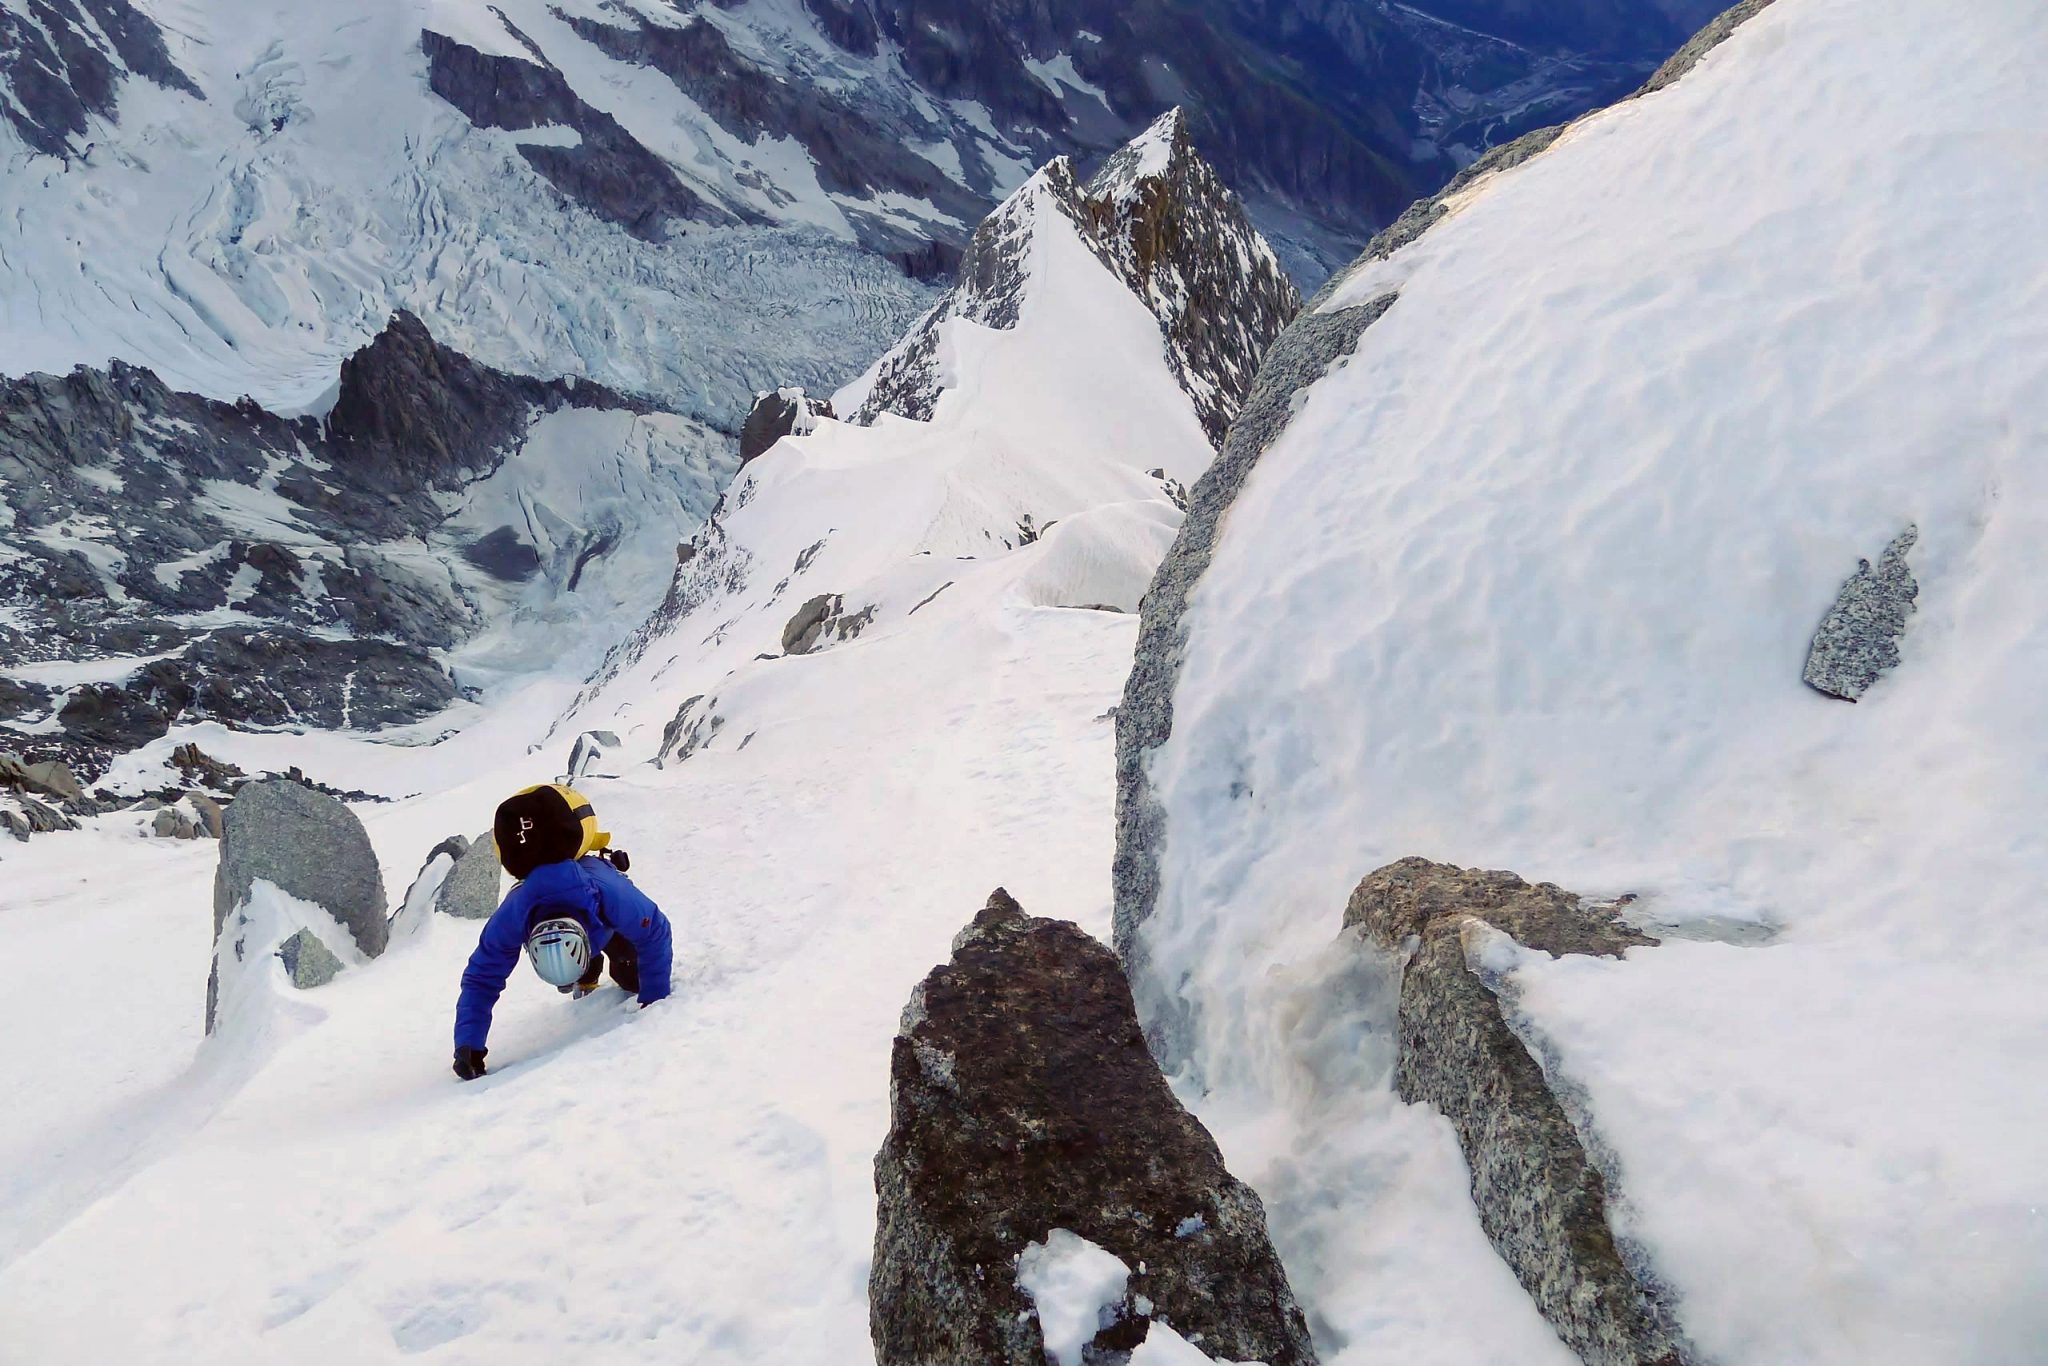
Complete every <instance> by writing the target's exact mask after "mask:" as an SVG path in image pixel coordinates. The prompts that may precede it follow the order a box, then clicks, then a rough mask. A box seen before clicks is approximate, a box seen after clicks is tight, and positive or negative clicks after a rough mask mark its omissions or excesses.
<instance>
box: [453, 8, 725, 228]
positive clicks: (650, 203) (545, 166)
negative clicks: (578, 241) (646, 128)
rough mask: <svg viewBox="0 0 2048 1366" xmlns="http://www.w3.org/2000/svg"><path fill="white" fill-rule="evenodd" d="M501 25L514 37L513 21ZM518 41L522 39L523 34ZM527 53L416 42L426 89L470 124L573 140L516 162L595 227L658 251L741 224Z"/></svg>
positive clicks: (539, 148) (535, 146)
mask: <svg viewBox="0 0 2048 1366" xmlns="http://www.w3.org/2000/svg"><path fill="white" fill-rule="evenodd" d="M501 22H507V24H508V27H509V22H508V21H503V20H501ZM513 32H514V33H515V34H518V30H517V29H514V30H513ZM518 36H520V37H521V38H524V35H523V34H518ZM526 45H527V48H528V50H529V51H531V52H533V54H534V60H533V61H530V62H529V61H523V60H521V59H520V58H518V57H500V56H495V55H491V54H486V53H482V52H479V51H477V50H476V49H475V48H473V47H469V46H467V45H465V44H463V43H459V42H457V41H456V40H455V39H453V38H450V37H448V36H446V35H445V34H440V33H436V32H434V31H433V30H432V29H424V30H422V31H421V33H420V51H422V52H424V53H425V54H426V57H427V84H428V86H429V88H431V89H432V90H433V92H434V93H435V94H436V95H439V96H440V97H441V98H442V99H444V100H446V101H448V103H450V104H452V105H454V106H455V107H456V108H457V109H458V110H460V111H461V112H462V115H463V117H465V118H467V119H468V120H469V121H470V122H471V123H474V124H476V125H477V126H478V127H479V128H502V129H505V130H507V131H510V132H523V131H525V130H527V129H530V128H546V127H562V128H571V129H574V130H575V132H576V134H577V137H578V141H577V144H576V145H575V146H574V147H554V146H547V145H544V144H539V143H521V144H520V146H519V155H520V156H522V157H524V158H525V159H526V161H527V163H528V164H529V165H531V166H532V167H533V169H534V170H536V171H538V172H539V173H540V174H541V175H542V176H543V177H544V178H545V179H546V180H547V182H548V183H549V184H551V185H553V186H554V187H555V188H556V189H558V190H560V191H561V192H562V193H563V194H564V195H565V196H567V197H568V198H569V199H570V200H572V201H574V202H575V203H577V204H580V205H582V206H583V207H584V208H586V209H588V210H589V211H590V212H591V213H593V214H596V215H597V216H598V217H599V218H602V219H604V220H605V221H607V222H610V223H616V224H618V225H619V226H620V227H622V228H624V229H625V230H626V231H627V232H629V233H631V234H633V235H634V236H635V237H638V238H642V239H644V240H647V241H660V240H661V239H662V238H663V237H665V236H667V235H668V232H669V230H670V227H671V225H672V224H674V223H677V222H682V221H688V220H691V219H695V220H698V221H702V222H710V223H731V222H735V221H738V215H735V214H733V213H732V212H730V211H729V210H727V209H724V208H722V207H720V206H718V205H715V204H710V203H707V202H706V201H705V200H704V199H703V198H702V197H701V196H700V195H698V194H697V193H696V192H695V191H693V190H691V189H690V188H689V187H688V186H686V185H684V184H683V182H682V181H681V180H680V179H678V178H677V176H676V173H675V171H674V169H673V168H671V167H670V166H669V164H668V163H667V162H666V161H663V160H662V159H661V158H660V157H658V156H656V155H655V154H654V153H653V152H650V151H648V150H647V148H646V147H645V146H644V145H642V144H641V142H640V141H639V139H637V138H635V137H634V136H633V135H632V134H631V133H629V132H627V131H626V130H625V129H624V128H623V127H621V126H620V124H619V121H618V120H617V119H615V118H613V117H612V116H611V115H610V114H607V113H605V112H604V111H602V110H600V109H593V108H591V107H590V106H589V105H588V104H586V103H584V102H583V99H582V97H581V96H579V95H577V93H576V92H575V91H574V90H573V89H571V88H570V86H569V82H568V81H567V80H566V79H565V78H564V77H563V75H562V73H561V72H560V71H559V70H557V69H556V68H555V66H554V64H553V63H551V62H549V61H547V60H546V58H544V57H542V56H541V55H540V53H539V50H538V49H537V48H534V47H533V45H532V43H531V42H528V43H527V44H526Z"/></svg>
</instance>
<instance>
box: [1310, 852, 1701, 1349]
mask: <svg viewBox="0 0 2048 1366" xmlns="http://www.w3.org/2000/svg"><path fill="white" fill-rule="evenodd" d="M1344 925H1345V928H1347V929H1350V928H1353V927H1356V928H1358V929H1359V930H1360V931H1362V932H1363V933H1364V935H1365V936H1366V937H1367V938H1368V939H1369V940H1370V941H1371V942H1372V943H1374V944H1375V945H1377V946H1378V947H1379V948H1380V949H1381V950H1382V951H1384V952H1386V953H1388V954H1390V955H1395V956H1398V957H1401V958H1402V959H1403V960H1404V966H1403V968H1402V974H1401V1004H1400V1016H1399V1019H1400V1043H1399V1049H1400V1051H1399V1060H1398V1062H1397V1064H1396V1069H1395V1089H1396V1090H1397V1091H1398V1092H1399V1094H1400V1096H1401V1098H1402V1099H1403V1100H1406V1101H1409V1102H1411V1103H1419V1104H1427V1105H1431V1106H1434V1107H1435V1108H1436V1109H1437V1110H1439V1111H1441V1112H1442V1113H1443V1114H1444V1116H1445V1117H1446V1118H1448V1119H1449V1120H1450V1121H1451V1124H1452V1126H1453V1127H1454V1128H1455V1129H1456V1130H1457V1131H1458V1142H1459V1145H1460V1146H1461V1147H1462V1148H1463V1149H1464V1151H1465V1161H1466V1164H1467V1166H1468V1167H1469V1168H1470V1170H1471V1174H1472V1200H1473V1203H1474V1204H1475V1205H1476V1206H1477V1207H1478V1210H1479V1222H1480V1225H1481V1227H1483V1228H1484V1229H1485V1230H1486V1236H1487V1237H1488V1238H1489V1239H1491V1240H1492V1242H1493V1245H1494V1248H1495V1250H1497V1251H1498V1252H1499V1253H1500V1255H1501V1258H1502V1260H1504V1261H1505V1262H1507V1264H1508V1265H1509V1266H1510V1267H1511V1268H1513V1270H1514V1272H1515V1275H1516V1277H1517V1278H1518V1279H1520V1281H1521V1282H1522V1286H1523V1288H1524V1289H1526V1290H1527V1291H1528V1292H1529V1295H1530V1297H1531V1298H1532V1299H1533V1300H1534V1301H1535V1303H1536V1307H1537V1308H1538V1309H1539V1310H1541V1311H1542V1314H1543V1316H1544V1318H1546V1319H1548V1320H1549V1321H1550V1325H1551V1327H1553V1328H1554V1329H1556V1330H1557V1334H1558V1336H1559V1337H1561V1338H1563V1339H1564V1341H1565V1343H1566V1344H1567V1345H1568V1346H1570V1347H1571V1349H1572V1350H1573V1351H1575V1352H1577V1353H1578V1354H1579V1357H1580V1359H1581V1360H1583V1361H1585V1362H1587V1363H1589V1366H1680V1363H1683V1362H1687V1361H1689V1360H1690V1359H1691V1358H1690V1356H1689V1354H1688V1353H1687V1352H1686V1350H1685V1347H1684V1342H1683V1339H1682V1337H1681V1336H1680V1334H1679V1333H1678V1331H1677V1328H1676V1326H1675V1324H1674V1323H1673V1322H1672V1320H1671V1317H1670V1314H1669V1312H1668V1311H1667V1310H1666V1309H1665V1307H1664V1306H1663V1305H1662V1304H1661V1303H1660V1302H1659V1300H1658V1299H1657V1297H1656V1295H1655V1294H1654V1293H1653V1291H1652V1289H1651V1288H1650V1287H1648V1286H1646V1285H1645V1284H1643V1283H1642V1282H1641V1281H1640V1280H1638V1278H1637V1276H1636V1274H1635V1271H1634V1270H1633V1269H1632V1267H1631V1265H1630V1263H1629V1261H1628V1260H1627V1259H1626V1258H1625V1257H1624V1255H1623V1251H1622V1249H1620V1248H1619V1247H1617V1246H1616V1244H1615V1239H1614V1231H1613V1229H1612V1228H1611V1227H1610V1225H1609V1222H1608V1214H1607V1208H1608V1195H1607V1182H1606V1179H1605V1177H1604V1176H1603V1175H1602V1173H1601V1171H1600V1169H1599V1168H1598V1166H1596V1165H1595V1163H1594V1162H1593V1160H1592V1158H1591V1156H1589V1155H1588V1153H1587V1151H1586V1148H1585V1145H1584V1144H1583V1143H1582V1142H1581V1140H1580V1136H1579V1132H1578V1130H1577V1129H1576V1128H1575V1127H1574V1125H1573V1122H1572V1118H1571V1116H1570V1115H1569V1114H1567V1112H1566V1110H1565V1107H1564V1105H1563V1104H1561V1103H1560V1101H1559V1098H1558V1095H1557V1094H1556V1093H1555V1092H1554V1091H1553V1089H1552V1087H1551V1085H1550V1083H1549V1081H1548V1079H1547V1078H1546V1076H1545V1074H1544V1069H1543V1067H1542V1065H1541V1064H1540V1063H1539V1062H1538V1061H1537V1059H1536V1058H1534V1057H1532V1056H1531V1055H1530V1052H1529V1049H1528V1047H1527V1046H1525V1045H1524V1043H1523V1042H1522V1040H1521V1038H1519V1037H1518V1036H1517V1034H1516V1031H1515V1029H1514V1027H1513V1025H1512V1023H1511V1022H1510V1018H1509V1012H1508V1011H1507V1010H1505V1009H1504V1008H1503V1005H1502V1002H1501V1000H1500V999H1499V997H1497V996H1496V995H1495V994H1494V991H1493V990H1492V989H1491V988H1490V987H1489V986H1488V984H1487V981H1486V979H1485V977H1484V976H1483V975H1482V973H1481V972H1479V971H1476V970H1475V968H1474V965H1473V962H1472V959H1473V957H1474V955H1475V953H1476V951H1477V948H1478V945H1477V943H1476V942H1475V940H1474V937H1473V936H1474V932H1475V930H1477V931H1479V932H1480V933H1482V934H1483V932H1484V929H1485V928H1487V927H1490V928H1491V929H1493V930H1498V931H1500V932H1502V933H1504V934H1507V935H1510V936H1512V937H1513V938H1514V939H1515V941H1516V942H1517V943H1520V944H1522V945H1524V946H1525V947H1527V948H1531V949H1537V950H1541V951H1543V952H1546V953H1550V954H1553V955H1557V954H1566V953H1583V954H1598V955H1602V956H1605V957H1618V956H1620V954H1621V953H1622V952H1623V951H1624V950H1626V949H1629V948H1632V947H1635V946H1638V945H1653V944H1655V943H1656V942H1657V941H1656V940H1654V939H1652V938H1650V937H1649V936H1648V935H1645V934H1641V933H1639V932H1637V931H1636V930H1634V929H1632V928H1630V927H1629V926H1628V925H1626V924H1624V923H1623V922H1622V921H1621V920H1620V919H1619V918H1618V917H1617V916H1616V915H1615V914H1614V912H1613V911H1612V910H1611V909H1609V908H1604V907H1596V906H1590V905H1588V904H1587V903H1586V902H1585V901H1584V899H1583V898H1580V897H1577V896H1574V895H1572V894H1571V893H1569V892H1565V891H1561V890H1560V889H1558V888H1557V887H1555V886H1553V885H1551V884H1550V883H1547V882H1546V883H1538V884H1536V885H1534V886H1531V885H1530V884H1529V883H1526V882H1524V881H1523V880H1522V879H1521V878H1519V877H1516V876H1515V875H1514V874H1513V873H1499V872H1481V871H1477V870H1472V869H1465V868H1456V867H1452V866H1450V865H1448V864H1441V863H1431V862H1429V861H1428V860H1427V859H1420V858H1406V859H1402V860H1401V861H1399V862H1398V863H1392V864H1389V865H1387V866H1386V867H1384V868H1381V869H1379V870H1378V871H1376V872H1374V873H1372V874H1371V875H1369V876H1368V877H1366V879H1365V880H1364V881H1363V882H1361V883H1359V885H1358V889H1357V891H1356V892H1354V893H1353V894H1352V897H1351V902H1350V905H1349V906H1348V907H1346V909H1345V912H1344Z"/></svg>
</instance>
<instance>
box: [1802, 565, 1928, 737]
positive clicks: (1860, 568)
mask: <svg viewBox="0 0 2048 1366" xmlns="http://www.w3.org/2000/svg"><path fill="white" fill-rule="evenodd" d="M1919 539H1920V532H1919V529H1918V528H1917V527H1910V526H1909V527H1907V528H1906V529H1905V530H1904V531H1901V532H1900V533H1899V534H1898V535H1897V536H1895V537H1893V538H1892V542H1891V544H1890V545H1888V546H1886V547H1885V548H1884V554H1883V555H1881V556H1879V557H1878V561H1877V564H1876V565H1875V566H1872V564H1871V563H1870V561H1868V560H1858V561H1857V562H1856V572H1855V573H1854V574H1851V575H1850V576H1849V578H1848V581H1847V582H1846V583H1844V584H1843V585H1842V589H1841V592H1839V593H1838V594H1836V595H1835V603H1834V606H1832V607H1830V608H1829V609H1828V613H1827V615H1826V616H1825V617H1823V618H1821V623H1820V629H1819V630H1817V631H1815V632H1814V635H1813V643H1812V645H1810V646H1809V647H1808V648H1807V652H1806V670H1805V674H1804V677H1805V679H1806V684H1807V686H1808V687H1810V688H1812V689H1814V690H1815V691H1816V692H1823V693H1826V694H1827V695H1828V696H1829V697H1839V698H1841V699H1842V700H1843V701H1845V702H1854V701H1856V700H1857V699H1858V698H1860V697H1862V696H1863V694H1864V693H1865V692H1867V691H1868V690H1869V688H1870V685H1871V684H1873V683H1875V682H1877V680H1878V678H1879V677H1880V676H1882V675H1883V674H1885V673H1887V672H1889V671H1890V670H1892V669H1894V668H1896V667H1898V663H1899V637H1901V636H1903V635H1904V634H1905V633H1906V618H1907V617H1908V616H1910V615H1912V612H1913V601H1914V599H1915V598H1917V597H1918V596H1919V594H1920V585H1919V584H1918V583H1917V582H1916V581H1915V580H1914V578H1913V569H1912V566H1910V565H1908V564H1907V563H1906V555H1907V553H1908V552H1910V551H1911V550H1912V549H1913V546H1914V544H1915V543H1916V542H1918V541H1919Z"/></svg>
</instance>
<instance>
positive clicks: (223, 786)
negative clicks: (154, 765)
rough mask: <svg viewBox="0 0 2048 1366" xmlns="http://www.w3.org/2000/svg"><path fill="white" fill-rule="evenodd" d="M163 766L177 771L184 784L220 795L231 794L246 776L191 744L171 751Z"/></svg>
mask: <svg viewBox="0 0 2048 1366" xmlns="http://www.w3.org/2000/svg"><path fill="white" fill-rule="evenodd" d="M164 764H165V766H166V767H168V768H175V769H177V770H178V772H179V773H180V774H182V775H183V776H184V779H185V781H186V782H188V783H194V784H197V785H198V786H201V787H206V788H210V789H212V790H213V791H215V792H219V793H222V794H232V793H233V792H234V790H235V789H236V788H237V787H239V786H241V782H242V779H243V778H244V777H245V776H246V775H245V774H244V773H243V772H242V770H241V769H239V768H237V767H236V766H235V765H233V764H230V763H224V762H222V761H221V760H219V759H216V758H214V757H213V756H212V755H210V754H208V753H207V752H206V751H205V750H203V749H201V748H199V746H197V745H195V744H191V743H186V744H182V745H179V746H178V747H177V748H176V749H174V750H172V751H171V757H170V758H168V759H166V760H165V761H164Z"/></svg>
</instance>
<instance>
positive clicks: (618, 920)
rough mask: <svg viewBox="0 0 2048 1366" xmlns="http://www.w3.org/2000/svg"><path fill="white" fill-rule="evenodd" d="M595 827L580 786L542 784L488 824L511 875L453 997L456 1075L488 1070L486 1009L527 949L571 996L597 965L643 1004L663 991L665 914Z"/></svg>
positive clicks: (544, 975) (581, 990) (544, 974)
mask: <svg viewBox="0 0 2048 1366" xmlns="http://www.w3.org/2000/svg"><path fill="white" fill-rule="evenodd" d="M611 839H612V837H611V836H610V835H609V834H607V833H606V832H605V831H602V830H599V829H598V828H597V815H596V812H595V811H594V810H593V809H592V808H591V805H590V803H589V801H587V800H586V799H585V798H584V797H583V796H582V795H581V794H580V793H578V792H576V791H574V790H573V789H571V788H567V787H563V786H561V785H560V784H558V783H543V784H541V785H540V786H538V787H529V788H526V789H524V790H522V791H519V792H515V793H514V794H512V795H511V796H510V797H507V798H506V799H505V800H504V802H502V803H501V804H500V805H499V807H498V814H497V817H496V819H495V820H494V821H493V822H492V824H491V840H492V843H493V844H494V845H495V846H496V847H497V853H498V862H499V863H501V864H503V865H504V867H505V871H506V872H508V873H510V874H511V875H512V876H513V878H515V879H516V882H515V884H514V886H513V888H512V890H511V891H510V892H508V893H506V894H505V899H504V901H502V902H501V903H499V906H498V909H497V910H496V911H494V912H493V913H492V915H491V918H490V919H489V920H487V921H485V922H484V930H483V934H482V935H481V936H480V937H479V938H478V940H477V945H476V952H474V953H472V954H470V956H469V966H468V967H467V968H465V969H464V970H463V973H462V995H461V997H460V999H458V1000H457V1001H456V1003H455V1075H456V1076H458V1077H460V1078H461V1079H462V1080H464V1081H469V1080H471V1079H473V1078H476V1077H480V1076H482V1075H483V1074H484V1052H485V1049H484V1041H485V1039H486V1038H487V1037H488V1036H489V1034H490V1032H491V1008H492V1007H493V1006H495V1005H496V1004H497V1003H498V996H499V994H500V993H501V992H503V991H504V990H505V982H506V979H507V978H509V977H510V976H511V975H512V969H513V968H514V967H516V966H517V965H518V963H519V954H520V951H521V950H522V949H523V950H525V953H526V956H527V958H528V959H529V960H530V961H531V962H532V963H533V967H534V971H535V972H537V973H539V974H540V977H541V980H542V981H544V982H546V983H548V984H549V985H550V986H552V987H554V988H555V989H556V990H557V991H560V992H563V993H564V994H566V995H569V996H571V997H572V998H574V999H578V1000H580V999H582V998H583V997H585V996H587V995H589V994H590V993H591V992H593V991H596V990H597V989H598V985H599V981H600V978H601V976H602V974H603V973H604V972H605V970H606V969H607V968H609V969H610V972H611V979H612V981H614V982H616V983H617V984H618V985H619V986H621V987H623V988H625V989H626V990H627V991H631V992H634V993H636V994H637V995H638V996H639V998H640V1004H641V1006H642V1007H646V1006H650V1005H653V1004H654V1003H655V1002H656V1001H659V1000H661V999H662V998H663V997H665V996H667V995H668V990H669V957H670V951H671V940H670V935H669V925H668V917H667V916H664V915H663V914H662V913H661V908H660V907H658V906H656V905H655V904H654V903H653V902H652V901H650V900H649V899H648V898H647V895H646V893H644V892H642V891H641V890H640V889H639V888H638V887H635V886H634V885H633V884H632V882H631V881H629V880H628V879H627V877H626V869H627V867H628V866H629V862H630V861H629V860H628V859H627V858H626V855H625V853H624V852H623V851H621V850H617V849H613V848H612V847H611Z"/></svg>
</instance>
